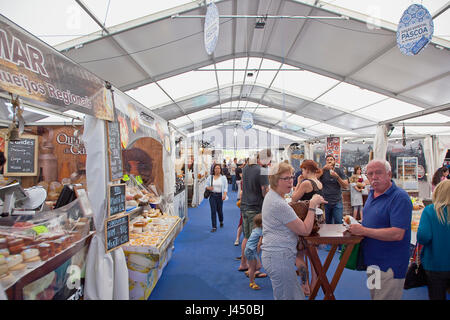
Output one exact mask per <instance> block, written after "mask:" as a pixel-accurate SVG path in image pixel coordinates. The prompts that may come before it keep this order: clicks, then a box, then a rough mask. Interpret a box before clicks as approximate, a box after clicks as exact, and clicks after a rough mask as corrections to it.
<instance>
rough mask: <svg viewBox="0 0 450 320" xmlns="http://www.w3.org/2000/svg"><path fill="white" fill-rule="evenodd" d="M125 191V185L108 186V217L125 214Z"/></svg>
mask: <svg viewBox="0 0 450 320" xmlns="http://www.w3.org/2000/svg"><path fill="white" fill-rule="evenodd" d="M125 191H126V184H125V183H118V184H111V185H109V186H108V217H112V216H114V215H117V214H120V213H125V211H126V205H125V203H126V201H125Z"/></svg>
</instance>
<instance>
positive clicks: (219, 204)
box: [209, 192, 223, 228]
mask: <svg viewBox="0 0 450 320" xmlns="http://www.w3.org/2000/svg"><path fill="white" fill-rule="evenodd" d="M209 205H210V207H211V224H212V227H213V228H217V214H218V215H219V222H223V210H222V209H223V200H222V193H221V192H213V193H211V195H210V196H209Z"/></svg>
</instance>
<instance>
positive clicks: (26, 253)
mask: <svg viewBox="0 0 450 320" xmlns="http://www.w3.org/2000/svg"><path fill="white" fill-rule="evenodd" d="M36 256H39V250H38V249H26V250H23V251H22V257H23V259H24V260H29V259H31V258H34V257H36Z"/></svg>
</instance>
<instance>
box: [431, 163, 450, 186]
mask: <svg viewBox="0 0 450 320" xmlns="http://www.w3.org/2000/svg"><path fill="white" fill-rule="evenodd" d="M447 176H448V168H447V167H445V166H444V167H440V168H439V169H437V170H436V172H435V173H434V175H433V179H431V191H432V192H433V191H434V188H436V186H437V185H438V184H439V183H440V182H441V181H443V180H445V179H447Z"/></svg>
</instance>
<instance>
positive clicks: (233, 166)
mask: <svg viewBox="0 0 450 320" xmlns="http://www.w3.org/2000/svg"><path fill="white" fill-rule="evenodd" d="M237 167H238V165H237V158H234V159H233V162H232V163H231V164H230V174H231V191H238V186H237V184H236V169H237Z"/></svg>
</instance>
